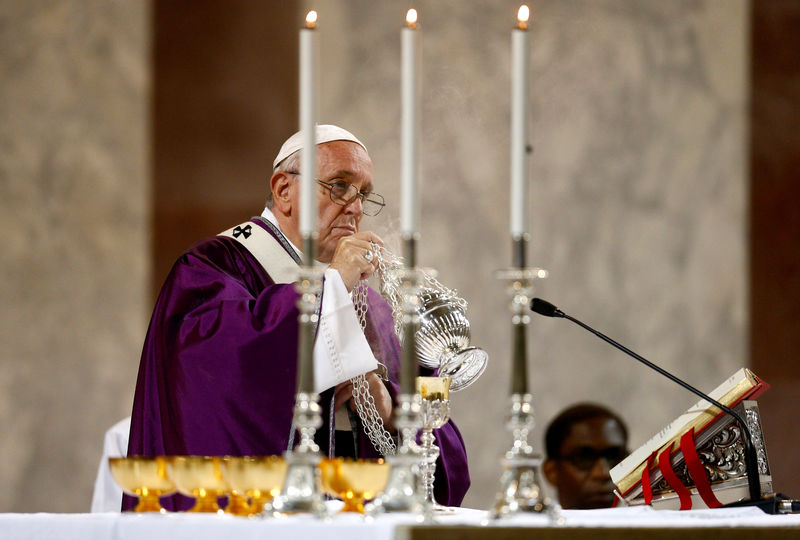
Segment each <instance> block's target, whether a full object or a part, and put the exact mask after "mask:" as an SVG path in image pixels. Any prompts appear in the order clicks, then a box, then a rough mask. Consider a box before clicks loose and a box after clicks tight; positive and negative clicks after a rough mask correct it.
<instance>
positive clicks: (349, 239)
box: [331, 231, 383, 292]
mask: <svg viewBox="0 0 800 540" xmlns="http://www.w3.org/2000/svg"><path fill="white" fill-rule="evenodd" d="M372 244H378V245H379V246H383V240H381V238H380V237H379V236H378V235H377V234H375V233H373V232H370V231H363V232H358V233H355V234H353V235H351V236H345V237H344V238H342V239H341V240H340V241H339V244H338V245H337V246H336V251H334V253H333V258H332V259H331V268H335V269H336V270H338V271H339V274H340V275H341V276H342V281H344V286H345V287H347V291H348V292H349V291H352V290H353V287H355V286H356V283H358V282H359V281H360V280H362V279H367V278H368V277H369V276H371V275H372V274H373V272H375V270H377V269H378V254H377V253H373V247H372Z"/></svg>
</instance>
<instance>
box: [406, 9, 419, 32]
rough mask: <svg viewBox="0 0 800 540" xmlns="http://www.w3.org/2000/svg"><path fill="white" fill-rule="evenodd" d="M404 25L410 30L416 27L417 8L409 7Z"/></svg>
mask: <svg viewBox="0 0 800 540" xmlns="http://www.w3.org/2000/svg"><path fill="white" fill-rule="evenodd" d="M406 25H407V26H408V27H409V28H411V29H412V30H413V29H414V28H416V27H417V10H416V9H414V8H411V9H409V10H408V12H407V13H406Z"/></svg>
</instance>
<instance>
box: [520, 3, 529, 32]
mask: <svg viewBox="0 0 800 540" xmlns="http://www.w3.org/2000/svg"><path fill="white" fill-rule="evenodd" d="M530 16H531V10H530V9H529V8H528V6H527V5H525V4H522V5H521V6H519V11H517V21H518V24H517V28H519V29H521V30H525V29H526V28H528V19H529V18H530Z"/></svg>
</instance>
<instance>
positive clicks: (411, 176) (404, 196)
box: [400, 8, 419, 236]
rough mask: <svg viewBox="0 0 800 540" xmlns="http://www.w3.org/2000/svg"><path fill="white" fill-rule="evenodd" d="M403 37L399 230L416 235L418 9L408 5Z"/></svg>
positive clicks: (406, 234) (405, 234) (405, 233)
mask: <svg viewBox="0 0 800 540" xmlns="http://www.w3.org/2000/svg"><path fill="white" fill-rule="evenodd" d="M401 34H402V37H401V41H402V59H401V64H402V73H401V79H402V115H403V116H402V122H401V143H400V145H401V169H400V178H401V204H400V230H401V232H402V234H403V235H404V236H413V235H414V234H415V233H416V232H417V229H418V221H419V220H418V208H417V206H418V204H417V196H418V195H417V192H418V189H417V187H418V186H417V110H416V106H417V104H416V101H417V100H416V90H417V72H416V54H417V52H416V51H417V10H415V9H413V8H412V9H409V10H408V13H407V14H406V26H405V27H404V28H403V30H402V31H401Z"/></svg>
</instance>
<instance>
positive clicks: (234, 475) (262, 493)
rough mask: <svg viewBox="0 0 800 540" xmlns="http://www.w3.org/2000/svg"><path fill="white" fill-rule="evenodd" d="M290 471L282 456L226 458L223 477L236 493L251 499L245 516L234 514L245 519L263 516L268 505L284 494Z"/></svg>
mask: <svg viewBox="0 0 800 540" xmlns="http://www.w3.org/2000/svg"><path fill="white" fill-rule="evenodd" d="M287 468H288V464H287V463H286V461H284V459H283V458H282V457H280V456H259V457H232V456H228V457H226V458H224V459H223V460H222V476H223V477H224V478H225V479H226V480H227V481H228V485H229V486H230V487H231V489H232V490H233V492H235V493H240V494H244V495H245V496H246V497H249V498H250V503H249V505H248V506H247V509H246V511H245V512H244V513H239V512H236V511H232V513H234V514H237V515H245V516H252V515H255V514H260V513H261V512H262V511H263V510H264V505H265V504H267V503H269V502H271V501H272V499H273V497H275V496H276V495H278V494H279V493H280V492H281V488H282V487H283V481H284V480H285V479H286V469H287ZM229 506H230V504H229ZM226 511H227V509H226Z"/></svg>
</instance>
